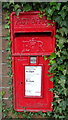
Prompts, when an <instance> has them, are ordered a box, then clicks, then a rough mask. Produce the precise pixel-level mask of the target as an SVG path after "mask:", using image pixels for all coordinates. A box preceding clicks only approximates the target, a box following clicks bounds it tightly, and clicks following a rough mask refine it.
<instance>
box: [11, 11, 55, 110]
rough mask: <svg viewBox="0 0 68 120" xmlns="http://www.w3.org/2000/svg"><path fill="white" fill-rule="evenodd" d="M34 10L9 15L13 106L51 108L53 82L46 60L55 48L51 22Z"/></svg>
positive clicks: (16, 107)
mask: <svg viewBox="0 0 68 120" xmlns="http://www.w3.org/2000/svg"><path fill="white" fill-rule="evenodd" d="M38 13H39V11H38V12H36V11H35V12H20V14H19V15H18V16H16V14H15V12H13V13H12V14H11V16H10V18H11V26H10V27H11V28H10V29H11V40H12V71H13V95H14V109H15V110H16V111H24V110H26V111H31V112H38V111H42V112H46V111H52V101H53V93H52V92H50V88H53V82H51V81H50V77H49V76H48V69H49V66H48V63H49V61H48V60H44V58H43V56H44V55H50V54H51V53H52V52H54V49H55V37H54V35H55V30H56V28H55V23H53V22H52V21H51V20H47V19H46V17H45V16H43V17H42V18H40V17H39V15H38Z"/></svg>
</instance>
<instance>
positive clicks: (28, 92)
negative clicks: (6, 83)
mask: <svg viewBox="0 0 68 120" xmlns="http://www.w3.org/2000/svg"><path fill="white" fill-rule="evenodd" d="M30 58H31V57H29V56H23V57H15V58H13V59H14V64H15V65H14V95H15V97H14V103H15V104H14V106H15V110H16V111H24V110H27V111H37V112H38V111H43V112H45V111H51V110H52V106H51V104H52V99H53V93H51V92H50V91H49V89H50V88H52V87H53V83H52V82H51V81H50V78H49V77H48V69H49V66H48V62H49V61H48V60H46V61H45V60H44V59H43V57H42V56H39V57H36V62H35V63H32V62H31V59H30Z"/></svg>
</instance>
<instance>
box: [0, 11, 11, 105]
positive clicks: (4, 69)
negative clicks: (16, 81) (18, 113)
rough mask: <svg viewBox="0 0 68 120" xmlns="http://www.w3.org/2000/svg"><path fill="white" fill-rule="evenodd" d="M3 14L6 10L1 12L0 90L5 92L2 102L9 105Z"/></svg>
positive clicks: (6, 41)
mask: <svg viewBox="0 0 68 120" xmlns="http://www.w3.org/2000/svg"><path fill="white" fill-rule="evenodd" d="M5 14H6V12H5V11H3V12H2V91H4V92H5V95H4V96H3V101H4V103H6V104H7V107H8V106H10V104H12V103H11V101H10V100H9V95H10V94H9V88H10V86H9V85H8V82H9V79H10V78H9V76H8V74H7V73H8V72H9V68H8V67H7V62H8V61H7V59H6V57H7V55H8V52H7V51H6V48H7V44H8V40H6V39H5V37H6V35H7V33H8V29H5V28H4V26H5V24H6V23H7V21H6V20H5Z"/></svg>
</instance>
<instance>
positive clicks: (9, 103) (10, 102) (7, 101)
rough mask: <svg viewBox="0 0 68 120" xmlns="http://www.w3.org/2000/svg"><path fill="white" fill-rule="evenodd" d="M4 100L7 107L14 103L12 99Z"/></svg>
mask: <svg viewBox="0 0 68 120" xmlns="http://www.w3.org/2000/svg"><path fill="white" fill-rule="evenodd" d="M3 102H4V103H5V104H6V107H10V105H12V101H10V100H4V99H3Z"/></svg>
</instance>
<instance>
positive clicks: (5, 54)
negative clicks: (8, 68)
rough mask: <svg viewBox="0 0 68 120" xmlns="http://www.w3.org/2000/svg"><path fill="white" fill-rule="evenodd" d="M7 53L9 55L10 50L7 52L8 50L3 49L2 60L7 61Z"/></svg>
mask: <svg viewBox="0 0 68 120" xmlns="http://www.w3.org/2000/svg"><path fill="white" fill-rule="evenodd" d="M7 55H8V52H6V50H2V62H3V63H4V62H6V63H7V59H6V58H7Z"/></svg>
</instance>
